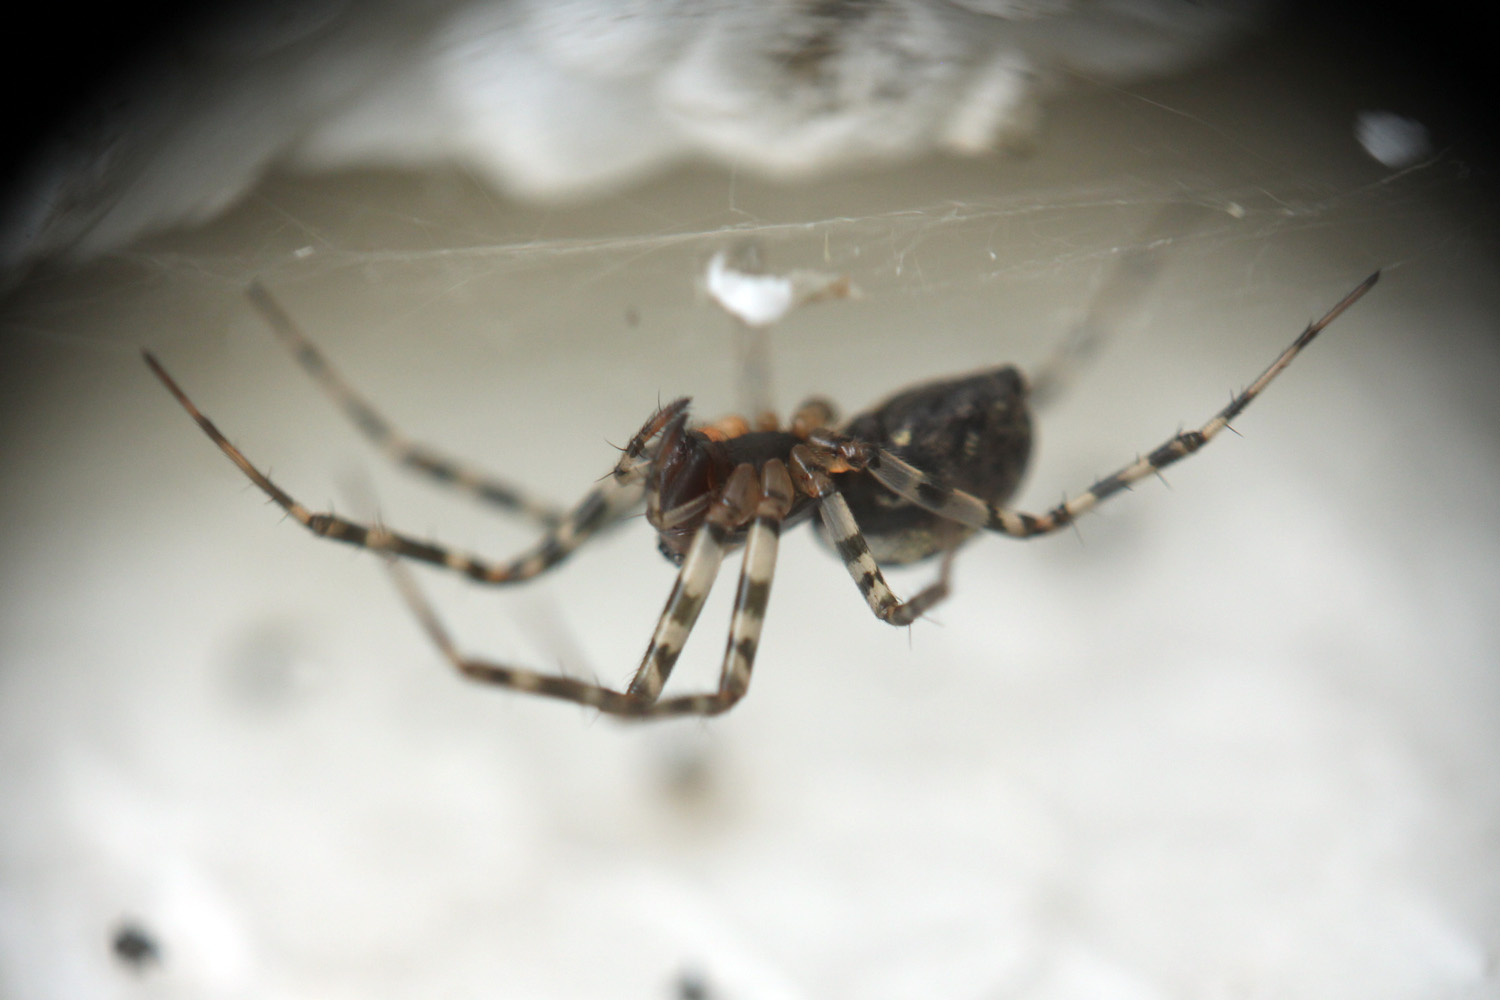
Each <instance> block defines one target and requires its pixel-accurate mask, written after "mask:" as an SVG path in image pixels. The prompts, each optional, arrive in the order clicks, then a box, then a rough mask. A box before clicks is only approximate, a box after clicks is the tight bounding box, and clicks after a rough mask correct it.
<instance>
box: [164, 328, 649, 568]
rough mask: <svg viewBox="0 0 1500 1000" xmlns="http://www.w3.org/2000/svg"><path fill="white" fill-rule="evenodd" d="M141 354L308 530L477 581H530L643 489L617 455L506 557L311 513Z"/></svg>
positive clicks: (633, 468)
mask: <svg viewBox="0 0 1500 1000" xmlns="http://www.w3.org/2000/svg"><path fill="white" fill-rule="evenodd" d="M142 354H143V356H144V357H145V359H146V364H147V365H149V366H150V367H151V370H152V371H153V372H155V373H156V377H157V378H158V379H160V380H161V382H162V384H163V385H165V386H166V387H167V390H168V391H169V392H171V394H172V395H173V396H174V397H176V399H177V402H178V403H180V404H181V405H182V408H183V409H185V410H187V412H188V415H189V416H191V417H192V418H193V420H195V421H196V422H197V424H198V426H199V427H200V428H201V429H202V430H203V433H205V434H207V435H208V437H209V438H210V439H211V440H212V441H213V442H214V444H216V445H218V446H219V450H220V451H222V452H223V453H224V454H225V455H227V456H228V457H229V460H230V461H231V462H233V463H234V464H235V465H236V466H238V467H239V470H240V471H241V472H243V473H244V474H245V476H246V477H247V478H249V480H250V481H251V482H253V483H254V484H255V485H256V486H257V487H259V488H260V490H261V492H262V493H264V494H265V495H266V496H268V497H270V498H271V501H272V502H273V503H275V504H276V505H277V506H278V507H280V508H281V509H282V510H284V511H286V512H287V513H288V514H289V515H291V517H292V518H294V519H295V520H296V521H297V522H298V523H299V524H301V525H302V526H303V527H305V528H306V529H307V530H309V531H311V532H312V533H313V534H315V535H318V536H319V537H322V538H329V539H332V540H333V541H336V542H343V543H345V544H347V545H355V546H359V547H360V548H366V549H370V550H372V551H375V552H386V553H390V554H392V555H397V556H402V557H404V558H407V559H415V560H417V561H418V562H425V563H430V564H432V565H434V566H441V567H443V568H444V569H448V570H452V571H453V572H455V573H461V574H463V575H464V576H467V577H469V578H470V579H472V580H477V581H479V582H480V583H497V584H498V583H516V582H518V581H521V580H529V579H531V578H532V577H534V576H536V575H538V574H540V573H543V572H545V571H546V570H548V569H551V568H552V567H553V566H555V565H557V564H558V563H559V562H561V561H562V560H564V559H566V558H567V557H568V556H569V555H571V554H572V553H573V551H574V550H576V549H577V548H578V547H579V546H580V545H582V544H583V543H584V542H585V541H587V540H588V539H589V538H591V537H592V536H594V535H595V534H597V533H598V532H599V531H600V530H602V529H603V528H605V527H608V526H609V525H611V524H613V523H615V522H616V521H618V520H620V518H621V517H623V516H624V515H625V514H626V512H628V511H629V510H631V509H632V508H633V507H634V506H635V505H636V503H637V502H638V501H639V500H640V497H641V494H642V492H643V488H642V485H641V478H642V473H641V470H640V467H639V465H638V464H637V465H629V466H627V465H625V464H624V462H623V460H622V464H621V467H619V468H617V470H616V473H615V475H614V476H612V477H607V478H606V479H605V481H604V482H602V483H601V484H600V485H599V486H597V487H595V488H594V489H593V490H591V491H589V493H587V494H586V495H585V496H584V498H583V499H582V500H581V501H580V502H579V503H578V505H577V506H575V507H574V508H573V509H572V510H570V511H568V512H567V513H566V514H564V515H563V516H562V518H561V520H559V521H558V522H557V523H556V524H555V525H553V526H552V527H551V528H550V529H548V531H547V534H546V535H545V536H543V538H542V539H541V541H539V542H538V543H537V544H536V545H534V546H532V547H531V548H530V549H529V550H527V551H526V552H524V553H523V554H522V555H521V556H519V557H518V558H516V559H513V560H511V561H509V562H490V561H487V560H482V559H478V558H475V557H474V556H470V555H467V554H465V553H462V552H456V551H454V550H452V549H449V548H447V547H445V546H442V545H436V544H433V543H432V542H424V541H420V540H418V539H415V538H412V537H411V536H409V535H404V534H401V533H399V532H395V531H390V530H388V529H386V528H384V527H381V526H379V525H371V524H363V523H360V522H358V521H351V520H348V519H347V518H343V517H339V516H338V515H336V514H330V513H314V512H313V511H310V510H308V509H307V508H306V507H304V506H303V505H302V504H300V503H298V502H297V501H296V500H295V499H293V498H292V496H291V495H290V494H288V493H287V492H286V491H285V490H283V489H282V488H281V487H280V486H277V485H276V484H275V483H273V482H272V481H271V479H270V478H269V477H268V476H267V475H266V474H265V473H263V472H261V471H260V470H259V469H258V468H256V467H255V466H254V465H252V464H251V463H250V460H249V459H248V458H246V457H245V455H244V453H243V452H241V451H240V450H239V449H238V448H236V447H235V446H234V445H233V444H231V443H230V442H229V439H228V438H226V437H225V436H224V434H223V433H222V432H221V431H220V430H219V429H218V428H217V427H215V426H214V424H213V421H211V420H209V419H208V418H207V417H205V416H204V415H203V414H202V413H201V412H199V410H198V408H197V406H195V405H194V404H193V401H192V400H190V399H189V398H188V397H187V394H186V393H184V392H183V391H182V389H181V388H179V387H178V385H177V383H176V382H175V381H173V380H172V377H171V376H170V375H168V374H167V372H166V369H164V368H163V367H162V366H161V363H160V362H158V361H157V360H156V358H155V357H154V356H152V354H151V353H150V352H149V351H143V352H142Z"/></svg>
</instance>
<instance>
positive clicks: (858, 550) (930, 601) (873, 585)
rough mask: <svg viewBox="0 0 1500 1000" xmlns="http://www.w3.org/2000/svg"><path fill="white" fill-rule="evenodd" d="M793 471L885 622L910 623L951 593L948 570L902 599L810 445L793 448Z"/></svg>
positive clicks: (861, 589) (872, 607) (868, 601)
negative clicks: (816, 503)
mask: <svg viewBox="0 0 1500 1000" xmlns="http://www.w3.org/2000/svg"><path fill="white" fill-rule="evenodd" d="M792 471H793V475H794V476H795V477H796V479H797V484H798V486H799V488H800V489H801V490H802V491H803V492H804V493H806V494H807V495H808V496H811V497H813V498H814V499H816V500H817V501H818V515H819V517H821V518H822V519H823V527H824V528H825V529H826V530H827V532H828V540H829V541H830V542H831V543H833V547H834V550H835V551H836V552H838V554H839V558H840V559H842V560H843V561H844V568H845V569H847V570H848V571H849V576H850V578H852V579H853V580H854V585H855V586H857V587H858V588H859V592H860V593H861V594H862V595H864V598H865V603H866V604H868V605H869V606H870V611H871V612H873V613H874V615H875V617H876V618H879V619H880V620H881V621H885V622H890V623H891V624H892V625H910V624H911V623H912V622H914V621H916V620H917V619H918V618H920V617H921V616H922V615H923V614H924V613H925V612H926V611H928V610H929V609H931V608H932V607H933V606H934V605H936V604H937V603H939V602H940V601H942V600H943V598H945V597H947V596H948V578H947V572H946V569H945V571H944V573H943V575H942V577H941V578H940V579H939V580H938V581H937V582H936V583H934V584H932V585H930V586H928V587H926V588H924V589H923V590H922V591H921V592H920V593H918V594H917V595H916V596H914V597H913V598H912V599H911V600H909V601H902V600H901V599H900V598H899V597H897V596H896V595H895V594H894V593H893V592H892V591H891V588H890V586H889V585H888V584H887V583H886V582H885V574H883V573H881V572H880V565H879V564H878V563H877V562H876V561H875V556H874V555H873V554H872V553H871V552H870V545H869V543H868V542H866V541H865V536H864V535H863V534H862V533H861V532H860V530H859V524H858V522H856V521H855V520H854V513H853V512H852V511H851V510H850V509H849V503H848V501H847V500H845V499H844V495H843V494H842V493H840V492H839V491H838V490H837V489H835V488H834V485H833V481H832V480H831V479H829V478H828V475H827V474H826V473H825V472H824V471H823V469H822V468H821V467H820V466H819V465H818V460H817V458H816V457H815V456H814V455H813V453H812V451H811V449H809V448H808V447H807V446H806V445H797V446H796V447H795V448H793V449H792Z"/></svg>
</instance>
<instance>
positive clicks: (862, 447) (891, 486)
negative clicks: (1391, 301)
mask: <svg viewBox="0 0 1500 1000" xmlns="http://www.w3.org/2000/svg"><path fill="white" fill-rule="evenodd" d="M1379 278H1380V272H1379V271H1376V272H1375V273H1374V274H1372V275H1370V276H1369V277H1368V278H1366V279H1365V280H1364V281H1363V282H1361V283H1360V285H1359V287H1357V288H1355V289H1354V291H1352V292H1350V293H1349V294H1348V295H1346V296H1344V298H1343V300H1342V301H1340V302H1339V304H1338V305H1336V306H1334V307H1333V308H1332V309H1330V310H1329V311H1328V312H1327V313H1326V314H1325V315H1324V316H1323V318H1322V319H1319V320H1317V321H1315V322H1313V323H1309V324H1308V326H1307V329H1305V330H1303V331H1302V333H1301V335H1299V336H1298V337H1297V339H1296V340H1295V341H1293V342H1292V344H1291V346H1290V347H1288V348H1287V349H1286V350H1284V351H1282V352H1281V354H1280V355H1279V356H1278V357H1277V358H1276V360H1275V361H1273V362H1272V363H1271V365H1270V367H1268V368H1267V369H1266V370H1265V371H1264V372H1262V373H1261V375H1260V377H1259V378H1257V379H1256V380H1255V381H1254V382H1252V383H1251V384H1250V385H1249V386H1248V387H1247V388H1246V389H1245V390H1244V391H1243V392H1240V393H1238V394H1237V395H1235V396H1234V397H1233V398H1232V399H1230V401H1229V405H1228V406H1226V407H1224V408H1223V409H1222V410H1220V411H1219V412H1218V413H1216V414H1214V416H1213V418H1212V419H1210V420H1209V421H1208V422H1207V423H1206V424H1204V425H1203V426H1202V427H1199V428H1197V429H1196V430H1189V431H1181V432H1179V433H1177V434H1176V435H1174V436H1173V437H1171V438H1169V439H1168V440H1167V441H1165V442H1163V443H1162V444H1161V445H1160V446H1158V447H1157V448H1155V449H1154V450H1152V451H1151V452H1149V453H1147V454H1146V455H1144V456H1142V457H1140V458H1137V459H1136V460H1135V461H1134V462H1131V463H1130V464H1129V465H1126V466H1123V467H1122V468H1120V469H1118V470H1116V471H1115V472H1113V473H1111V474H1110V475H1107V476H1105V477H1104V478H1102V479H1100V480H1098V481H1096V482H1095V483H1094V484H1093V485H1092V486H1090V487H1089V488H1088V489H1086V490H1084V491H1083V492H1082V493H1080V494H1078V495H1077V496H1074V497H1071V498H1070V499H1068V500H1065V501H1064V502H1062V503H1060V504H1058V505H1057V506H1056V507H1053V508H1052V509H1051V510H1049V511H1047V512H1046V513H1044V514H1025V513H1020V512H1018V511H1012V510H1007V509H1005V508H1003V507H999V506H996V505H995V504H991V503H986V502H985V501H984V500H982V499H981V498H979V497H976V496H974V495H972V494H970V493H966V492H964V491H963V490H959V489H955V488H953V487H951V486H949V485H947V484H946V483H942V482H939V481H938V480H937V479H934V478H933V477H931V476H929V475H927V474H926V473H924V472H922V471H921V470H920V469H917V468H916V467H915V466H912V465H910V464H909V463H907V462H904V461H902V460H901V459H899V458H897V457H896V456H895V455H892V454H891V453H890V452H888V451H885V450H883V449H877V448H872V447H870V446H869V445H867V444H864V443H863V442H859V441H854V440H851V439H848V438H843V437H841V436H840V435H837V434H835V433H832V432H820V433H818V434H815V435H813V442H814V444H816V445H818V446H819V447H821V448H827V449H828V450H830V451H831V452H833V453H834V454H835V455H836V456H837V458H838V459H842V460H844V461H846V462H848V463H849V466H850V467H851V468H860V469H865V470H867V471H868V472H869V473H870V474H871V475H873V476H874V477H875V478H876V479H877V480H879V481H880V483H881V485H883V486H884V487H885V488H886V489H888V490H890V491H891V492H893V493H895V494H897V495H899V496H900V497H901V498H902V499H904V500H908V501H910V502H911V503H914V504H916V505H918V506H920V507H923V508H925V509H927V510H930V511H932V512H933V513H934V514H938V515H940V516H942V517H945V518H948V519H950V520H953V521H958V522H959V523H961V524H967V525H969V526H971V527H974V528H984V529H986V530H989V531H997V532H1000V533H1001V534H1006V535H1012V536H1014V537H1017V538H1031V537H1034V536H1036V535H1045V534H1048V533H1050V532H1053V531H1057V530H1058V529H1060V528H1063V527H1066V526H1067V525H1069V524H1072V523H1073V522H1074V521H1076V520H1077V519H1078V518H1079V517H1080V516H1081V515H1083V514H1084V513H1086V512H1087V511H1089V510H1091V509H1093V508H1094V507H1095V506H1096V505H1098V504H1099V503H1101V502H1102V501H1104V500H1107V499H1108V498H1109V497H1111V496H1113V495H1115V494H1116V493H1119V492H1120V491H1121V490H1124V489H1126V488H1128V487H1129V486H1131V485H1132V484H1133V483H1136V482H1138V481H1139V480H1141V479H1144V478H1145V477H1146V476H1149V475H1151V474H1153V473H1155V472H1157V471H1159V470H1161V469H1164V468H1166V467H1167V466H1169V465H1171V464H1173V463H1174V462H1177V461H1179V460H1181V459H1183V458H1186V457H1187V456H1189V455H1191V454H1193V453H1194V452H1196V451H1198V449H1200V448H1202V447H1203V446H1204V445H1205V444H1207V443H1208V442H1209V441H1212V440H1213V439H1214V437H1215V436H1217V435H1218V434H1219V432H1220V431H1222V430H1223V429H1224V428H1225V427H1228V426H1229V422H1230V421H1231V420H1233V419H1234V418H1235V417H1237V416H1239V414H1240V413H1241V412H1243V411H1244V409H1245V407H1247V406H1249V405H1250V403H1251V402H1252V401H1253V400H1254V399H1255V398H1256V397H1257V396H1259V395H1260V394H1261V392H1262V391H1264V390H1265V388H1266V386H1267V385H1269V384H1270V382H1271V380H1272V379H1274V378H1275V377H1276V376H1277V375H1279V374H1281V372H1282V370H1283V369H1284V368H1286V366H1287V365H1289V364H1291V363H1292V359H1293V358H1295V357H1296V356H1297V354H1298V353H1299V352H1300V351H1301V350H1302V349H1303V348H1304V347H1306V346H1307V345H1308V343H1310V342H1311V341H1312V339H1313V338H1314V337H1316V336H1317V335H1318V334H1319V333H1320V332H1322V330H1323V329H1324V328H1325V327H1327V326H1328V324H1330V323H1332V322H1333V321H1334V320H1335V319H1337V318H1338V317H1339V315H1340V314H1341V313H1343V312H1344V310H1345V309H1348V308H1349V307H1350V306H1351V305H1353V304H1354V303H1355V302H1356V301H1357V300H1358V299H1359V298H1360V296H1362V295H1364V294H1365V293H1366V292H1368V291H1369V290H1370V289H1371V288H1372V287H1373V286H1374V284H1375V282H1376V281H1377V280H1378V279H1379Z"/></svg>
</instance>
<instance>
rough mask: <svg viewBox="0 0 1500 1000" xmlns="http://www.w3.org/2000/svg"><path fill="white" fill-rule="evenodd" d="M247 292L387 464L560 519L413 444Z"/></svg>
mask: <svg viewBox="0 0 1500 1000" xmlns="http://www.w3.org/2000/svg"><path fill="white" fill-rule="evenodd" d="M245 294H246V295H247V296H248V297H249V299H250V303H251V304H252V305H253V306H254V307H255V308H256V310H257V311H258V312H259V313H260V315H261V318H262V319H264V320H265V321H266V325H267V326H269V327H270V328H271V331H272V332H273V333H275V334H276V337H277V339H279V340H280V341H281V342H282V344H283V345H285V347H286V348H287V350H288V351H289V352H291V355H292V357H293V358H295V359H296V361H297V363H298V364H299V365H301V366H302V369H303V371H305V372H307V374H308V375H309V376H310V377H311V378H312V380H313V381H314V382H316V383H317V384H318V386H319V388H321V389H322V390H323V392H324V393H326V394H327V395H328V396H329V397H330V398H331V399H332V400H333V401H334V402H335V403H336V404H337V405H338V406H339V408H340V409H342V410H343V411H344V414H345V415H346V416H347V417H348V418H349V420H350V421H351V422H353V424H354V426H355V427H356V428H358V429H359V431H360V433H362V434H363V435H364V436H365V437H366V438H367V439H369V441H370V442H371V443H372V444H374V445H375V447H377V448H379V449H380V450H381V451H382V452H384V453H385V455H386V456H387V457H388V458H390V459H391V461H393V462H395V463H396V464H398V465H402V466H405V467H406V468H409V469H413V470H415V471H416V472H419V473H421V474H422V475H424V476H427V477H428V478H430V479H433V480H435V481H436V482H439V483H441V484H443V485H445V486H449V487H452V488H454V489H457V490H459V491H461V492H464V493H468V494H470V495H471V496H474V497H477V498H478V499H480V500H482V501H484V502H485V503H489V504H493V505H494V506H496V507H500V508H503V509H505V510H509V511H511V512H513V513H516V514H519V515H521V516H522V517H525V518H527V519H529V520H531V521H534V522H536V523H537V524H540V525H542V526H543V527H552V526H553V525H556V524H558V523H560V522H561V521H562V520H563V519H564V517H565V514H564V512H563V511H562V510H561V509H560V508H559V507H558V506H557V505H555V504H552V503H549V502H547V501H544V500H539V499H537V498H535V497H532V496H529V495H527V493H526V492H525V491H524V490H522V489H520V488H518V487H515V486H512V485H510V484H509V483H506V482H503V481H502V480H500V479H498V478H496V477H495V476H493V475H490V474H489V473H486V472H482V471H480V470H479V469H476V468H474V467H473V466H471V465H468V464H467V463H464V462H461V461H459V460H457V459H454V458H451V457H448V456H447V455H444V454H443V453H442V452H440V451H438V450H437V449H435V448H432V447H431V446H429V445H425V444H422V443H419V442H416V441H413V440H412V439H411V438H408V437H407V436H406V435H405V434H403V433H401V432H400V431H398V430H397V429H396V428H395V427H393V426H392V425H391V424H390V422H389V421H387V420H386V419H385V418H384V417H383V416H381V415H380V413H379V412H378V411H377V410H376V409H375V408H374V407H373V406H371V405H370V403H369V402H368V401H367V400H366V399H365V398H364V397H363V396H361V395H360V394H359V393H357V392H355V391H354V389H353V388H352V387H351V386H350V385H349V383H348V382H346V381H344V378H343V376H342V375H340V374H339V372H338V370H337V369H336V368H334V367H333V365H332V364H330V363H329V361H328V359H327V358H326V357H325V356H324V355H323V353H322V352H321V351H319V350H318V349H317V347H316V346H314V345H313V343H312V341H311V340H309V339H308V337H307V335H306V334H304V333H303V332H302V330H301V328H300V327H299V326H298V325H297V323H296V322H295V321H294V320H293V319H292V317H291V315H290V314H288V313H287V311H286V310H285V309H283V308H282V306H281V303H279V302H277V301H276V299H275V298H274V297H273V296H272V295H271V293H270V292H269V291H267V290H266V288H265V286H263V285H260V284H258V283H257V284H253V285H251V286H250V287H249V288H248V289H247V290H246V292H245Z"/></svg>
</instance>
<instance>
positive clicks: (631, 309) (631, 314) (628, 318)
mask: <svg viewBox="0 0 1500 1000" xmlns="http://www.w3.org/2000/svg"><path fill="white" fill-rule="evenodd" d="M625 325H626V326H628V327H630V328H631V329H632V330H633V329H635V328H636V327H638V326H640V325H641V314H640V312H639V311H638V310H637V309H636V307H635V306H626V307H625Z"/></svg>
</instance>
